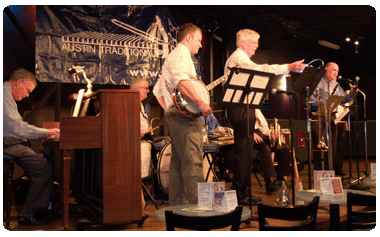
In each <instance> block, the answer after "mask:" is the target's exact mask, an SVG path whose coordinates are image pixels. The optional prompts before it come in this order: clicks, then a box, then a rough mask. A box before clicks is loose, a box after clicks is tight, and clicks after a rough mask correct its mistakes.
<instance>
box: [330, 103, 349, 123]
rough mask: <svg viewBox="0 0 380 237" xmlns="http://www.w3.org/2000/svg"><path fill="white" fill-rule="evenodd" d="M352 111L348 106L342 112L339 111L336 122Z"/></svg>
mask: <svg viewBox="0 0 380 237" xmlns="http://www.w3.org/2000/svg"><path fill="white" fill-rule="evenodd" d="M349 112H350V109H349V108H348V107H347V108H346V109H344V110H343V111H342V112H340V113H339V112H338V113H337V115H338V117H337V118H336V119H335V120H334V123H335V124H337V123H338V122H339V121H340V120H342V119H343V118H344V117H345V116H346V115H347V114H348V113H349Z"/></svg>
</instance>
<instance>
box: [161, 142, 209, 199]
mask: <svg viewBox="0 0 380 237" xmlns="http://www.w3.org/2000/svg"><path fill="white" fill-rule="evenodd" d="M209 156H210V155H209ZM202 157H203V175H204V177H205V179H206V176H207V172H208V170H209V168H210V164H209V162H208V160H207V159H205V156H204V154H203V155H202ZM171 158H172V144H171V143H168V144H166V145H165V147H164V148H163V149H162V151H161V152H160V154H159V155H158V164H157V179H158V185H159V188H160V189H161V190H162V191H163V192H164V193H166V194H167V195H169V166H170V159H171ZM209 158H210V161H211V157H209ZM213 179H214V176H213V173H212V172H210V174H209V177H208V182H212V181H213Z"/></svg>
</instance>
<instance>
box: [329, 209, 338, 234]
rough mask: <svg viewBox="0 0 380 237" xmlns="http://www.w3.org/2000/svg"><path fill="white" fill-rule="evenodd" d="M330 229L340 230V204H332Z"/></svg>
mask: <svg viewBox="0 0 380 237" xmlns="http://www.w3.org/2000/svg"><path fill="white" fill-rule="evenodd" d="M330 230H340V212H339V204H330Z"/></svg>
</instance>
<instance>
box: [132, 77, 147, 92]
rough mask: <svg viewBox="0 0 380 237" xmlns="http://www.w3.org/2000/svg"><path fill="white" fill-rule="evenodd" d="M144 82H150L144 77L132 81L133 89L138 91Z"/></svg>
mask: <svg viewBox="0 0 380 237" xmlns="http://www.w3.org/2000/svg"><path fill="white" fill-rule="evenodd" d="M142 82H148V81H147V80H146V79H145V78H144V77H136V78H134V79H133V80H132V81H131V89H132V90H133V89H136V87H137V86H138V85H139V84H140V83H142Z"/></svg>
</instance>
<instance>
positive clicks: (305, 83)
mask: <svg viewBox="0 0 380 237" xmlns="http://www.w3.org/2000/svg"><path fill="white" fill-rule="evenodd" d="M325 72H326V70H325V69H324V68H322V69H318V68H316V67H312V66H309V67H305V69H304V70H303V72H302V73H301V74H300V75H299V77H298V79H297V81H296V83H295V84H294V86H293V91H295V92H296V93H297V94H298V95H299V96H300V97H301V96H305V98H306V99H305V104H306V122H307V123H306V126H307V134H308V136H307V138H306V144H307V147H308V149H307V157H308V183H309V189H311V160H312V158H313V157H312V155H313V152H312V149H313V148H312V142H311V126H310V104H309V103H308V100H309V97H310V91H311V93H313V92H314V90H315V88H316V87H317V85H318V83H319V81H320V80H321V78H322V77H323V75H324V74H325ZM305 93H306V95H305ZM292 139H293V138H292Z"/></svg>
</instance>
